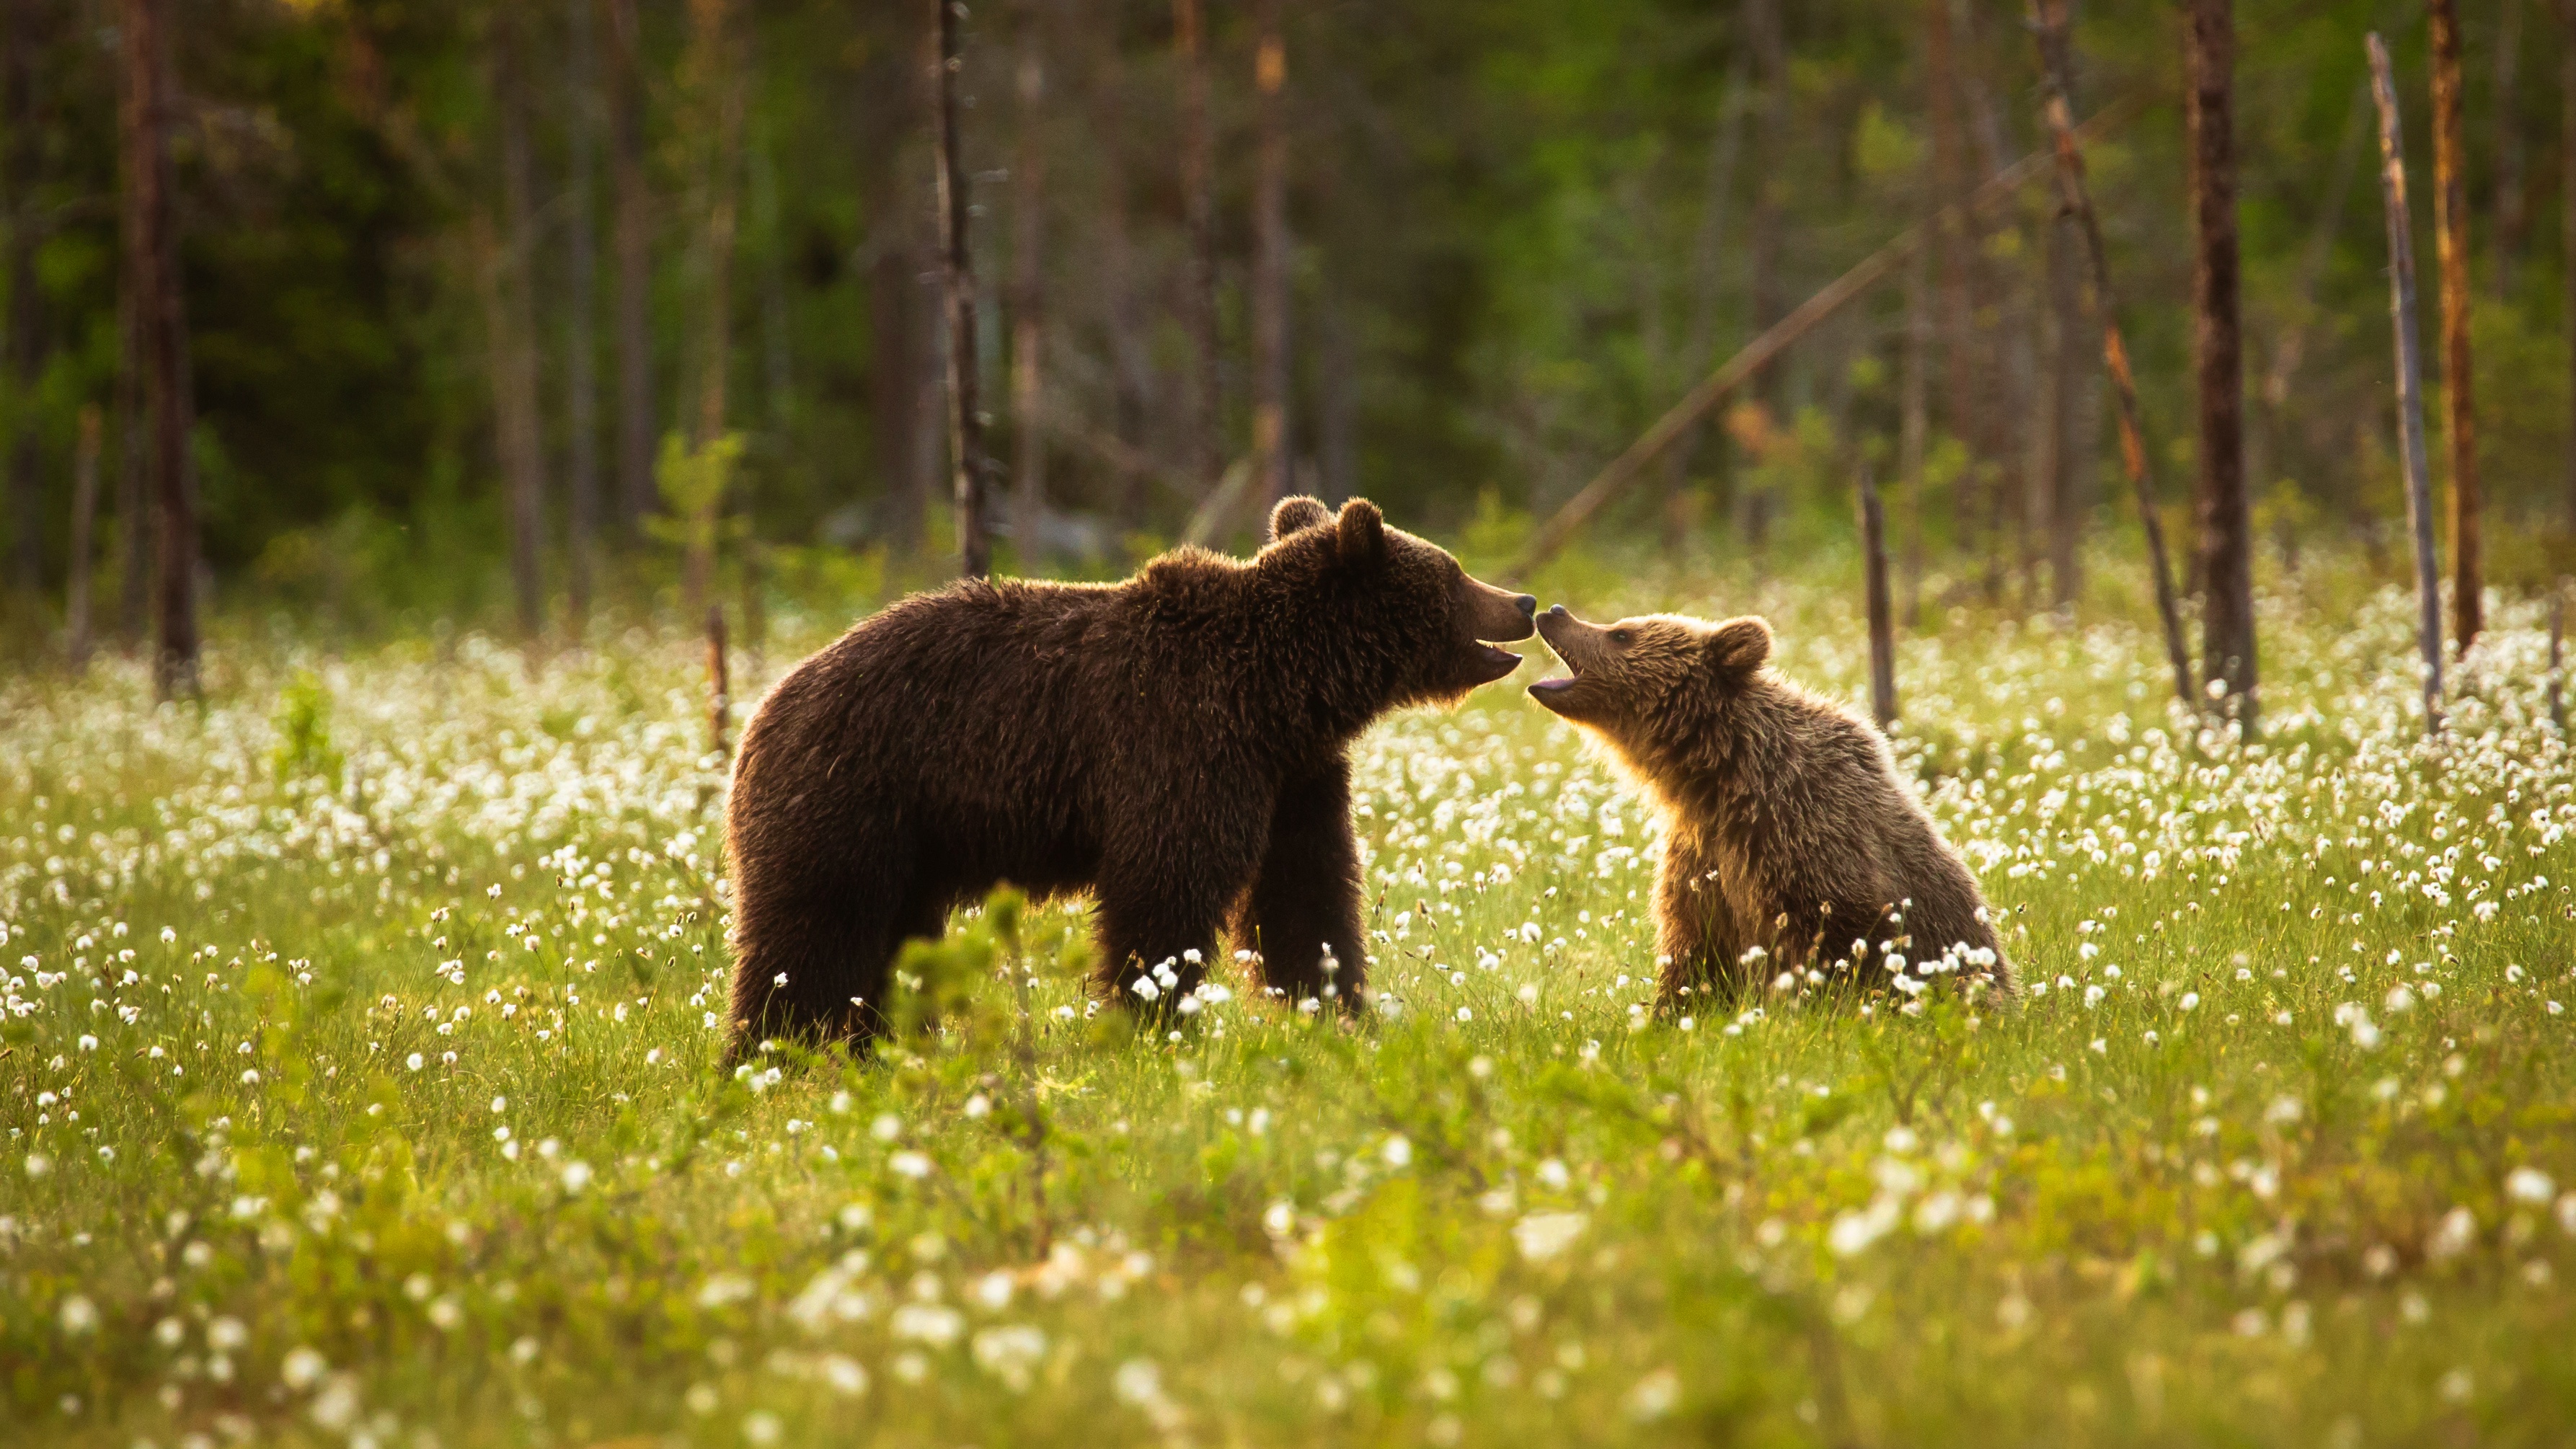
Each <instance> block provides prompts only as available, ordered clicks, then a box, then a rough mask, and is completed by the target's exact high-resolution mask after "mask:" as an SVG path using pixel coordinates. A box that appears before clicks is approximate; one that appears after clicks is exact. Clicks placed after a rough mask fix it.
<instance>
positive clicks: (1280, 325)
mask: <svg viewBox="0 0 2576 1449" xmlns="http://www.w3.org/2000/svg"><path fill="white" fill-rule="evenodd" d="M1279 7H1280V0H1257V3H1256V4H1255V5H1254V7H1253V24H1254V25H1255V27H1256V28H1257V29H1258V30H1259V32H1260V38H1259V39H1258V40H1257V41H1256V42H1255V45H1254V49H1253V58H1252V85H1253V96H1254V105H1255V111H1256V120H1255V129H1256V130H1257V131H1258V132H1259V154H1258V157H1257V159H1256V161H1255V165H1254V170H1253V185H1252V467H1253V479H1252V482H1253V490H1254V496H1255V497H1257V498H1258V499H1259V500H1260V501H1261V511H1262V514H1263V515H1264V516H1265V517H1266V516H1267V515H1268V514H1269V511H1270V505H1271V504H1272V503H1275V502H1277V501H1278V500H1279V499H1281V498H1283V497H1285V496H1287V493H1288V248H1289V239H1288V102H1287V96H1286V94H1285V92H1286V90H1287V87H1288V43H1287V39H1286V37H1285V36H1283V35H1282V34H1281V33H1280V28H1279Z"/></svg>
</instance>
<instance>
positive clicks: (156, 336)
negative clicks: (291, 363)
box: [117, 0, 197, 700]
mask: <svg viewBox="0 0 2576 1449" xmlns="http://www.w3.org/2000/svg"><path fill="white" fill-rule="evenodd" d="M167 3H168V0H121V9H120V11H119V18H120V20H121V22H122V23H121V24H120V25H119V26H118V27H117V28H118V38H119V39H120V40H121V41H122V42H123V43H124V62H125V67H124V68H125V85H126V90H125V107H124V114H123V117H122V120H123V126H122V130H123V133H124V152H125V155H124V178H123V180H124V185H125V187H126V188H127V205H126V210H125V215H126V220H127V223H128V230H127V234H126V238H125V244H126V251H127V264H126V265H127V275H128V277H130V278H131V279H132V284H133V286H134V289H135V306H136V310H137V314H138V316H137V327H138V329H139V331H140V333H141V335H142V339H143V344H144V345H143V359H144V367H143V400H144V407H145V409H146V410H147V411H148V412H149V413H150V415H151V420H152V422H151V430H152V446H151V485H152V495H153V505H154V513H155V517H154V520H153V524H154V526H153V530H152V532H153V537H154V542H155V543H156V544H157V545H158V547H157V551H156V557H155V560H154V565H155V567H154V573H155V588H154V598H153V604H154V609H153V612H154V617H155V625H156V629H155V633H156V635H157V637H156V639H155V641H154V648H153V655H152V688H153V693H154V695H155V697H157V698H160V699H165V700H166V699H174V698H179V697H182V696H186V697H194V696H195V695H196V693H197V589H196V584H197V499H196V487H195V484H196V479H195V476H194V475H193V473H192V472H191V471H190V469H189V466H188V435H189V433H190V432H191V430H192V429H193V428H194V426H195V419H194V418H193V417H192V416H191V413H192V411H193V409H192V406H191V405H192V403H193V401H194V399H193V396H192V393H191V389H190V387H189V383H188V313H187V304H186V299H185V297H184V295H183V294H182V292H181V291H180V285H179V225H178V217H177V209H176V206H175V204H174V202H173V199H172V197H171V194H170V191H171V174H170V113H171V108H172V95H171V92H172V89H173V76H172V74H171V67H170V34H169V28H168V27H169V12H168V10H167V8H166V7H167Z"/></svg>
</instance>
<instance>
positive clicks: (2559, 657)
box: [2549, 578, 2567, 740]
mask: <svg viewBox="0 0 2576 1449" xmlns="http://www.w3.org/2000/svg"><path fill="white" fill-rule="evenodd" d="M2566 646H2567V580H2565V579H2564V578H2562V579H2560V580H2559V581H2558V586H2557V587H2556V588H2553V589H2551V590H2550V591H2549V722H2550V723H2551V724H2553V725H2556V726H2557V727H2558V737H2559V738H2560V739H2562V740H2563V739H2565V738H2567V659H2566Z"/></svg>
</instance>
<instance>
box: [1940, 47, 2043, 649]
mask: <svg viewBox="0 0 2576 1449" xmlns="http://www.w3.org/2000/svg"><path fill="white" fill-rule="evenodd" d="M1975 14H1976V11H1975V9H1974V8H1973V7H1971V6H1969V5H1967V4H1965V3H1962V4H1960V6H1959V10H1958V15H1957V18H1958V19H1961V20H1966V21H1968V22H1969V23H1968V24H1967V25H1965V26H1963V27H1961V28H1960V29H1959V31H1958V39H1959V40H1960V41H1961V42H1963V43H1964V46H1965V55H1966V56H1967V57H1968V59H1969V62H1970V63H1969V64H1966V65H1959V66H1956V67H1955V69H1956V70H1957V72H1958V81H1959V88H1960V92H1961V96H1962V98H1963V99H1964V101H1965V102H1966V104H1967V107H1968V119H1969V135H1970V137H1971V139H1972V140H1973V142H1974V144H1975V147H1976V169H1977V172H1978V173H1979V175H1980V178H1981V179H1982V178H1983V177H1987V176H1993V175H1995V174H1997V173H1998V172H2000V171H2002V170H2003V169H2004V167H2005V166H2007V165H2009V164H2010V163H2011V159H2012V157H2011V153H2010V152H2009V151H2007V150H2006V149H2005V143H2004V134H2003V124H2002V121H2001V118H2000V117H1999V116H1998V114H1997V110H1996V106H1995V102H1994V96H1993V93H1992V91H1991V90H1990V89H1989V87H1988V86H1987V84H1986V79H1985V75H1984V73H1983V68H1982V67H1980V66H1978V65H1976V64H1975V63H1974V59H1975V57H1976V55H1977V53H1978V52H1977V47H1976V46H1975V44H1974V41H1975V29H1974V25H1973V17H1974V16H1975ZM2007 229H2008V225H1990V224H1987V223H1985V222H1984V220H1983V219H1982V218H1979V217H1971V218H1970V220H1969V232H1968V234H1969V236H1970V237H1971V238H1972V246H1973V251H1972V253H1971V263H1970V269H1969V287H1970V292H1971V297H1972V300H1973V305H1974V306H1975V309H1976V312H1977V315H1978V316H1979V317H1981V318H1982V317H1987V316H1991V317H1993V318H1994V319H1995V320H1994V325H1993V326H1992V327H1991V328H1990V329H1986V330H1985V332H1986V335H1984V336H1983V337H1981V338H1980V339H1979V341H1978V349H1977V350H1978V353H1979V355H1980V356H1981V357H1982V358H1983V359H1984V360H1985V367H1984V369H1983V373H1984V375H1983V376H1982V377H1981V378H1980V379H1979V384H1978V385H1979V387H1980V389H1981V395H1982V396H1983V397H1984V398H1985V399H1986V401H1987V403H1988V404H1989V405H1988V406H1987V407H1985V408H1983V409H1982V410H1981V421H1982V422H1983V423H1984V424H1985V427H1986V433H1985V436H1984V437H1982V438H1980V439H1978V440H1976V441H1975V442H1974V443H1973V444H1972V445H1971V446H1972V448H1973V450H1974V451H1975V452H1977V453H1978V454H1979V455H1981V457H1980V461H1981V463H1982V464H1983V467H1984V473H1985V476H1986V479H1987V487H1986V496H1985V504H1986V539H1985V542H1986V550H1985V552H1986V564H1985V594H1986V600H1987V602H1989V603H1996V604H1999V603H2001V602H2002V601H2003V596H2004V572H2005V556H2006V553H2007V551H2008V550H2009V551H2011V552H2012V553H2013V554H2014V555H2015V558H2014V561H2015V563H2017V564H2018V566H2019V572H2020V574H2021V577H2022V585H2023V587H2022V598H2023V601H2024V603H2025V604H2027V603H2028V601H2029V600H2030V599H2031V598H2032V597H2034V595H2035V587H2034V583H2033V580H2032V577H2031V576H2032V574H2033V573H2034V572H2035V571H2036V570H2037V568H2038V566H2039V559H2038V553H2037V547H2036V540H2035V539H2034V537H2033V534H2032V531H2031V530H2032V516H2031V512H2030V508H2031V502H2032V499H2031V492H2030V490H2031V486H2032V485H2031V478H2030V472H2031V462H2032V459H2031V443H2030V435H2031V434H2033V433H2035V432H2036V431H2037V429H2036V428H2035V427H2033V425H2032V411H2033V410H2032V405H2031V394H2032V390H2033V382H2032V374H2033V372H2034V371H2035V370H2036V364H2035V362H2034V361H2033V358H2032V344H2033V341H2034V329H2035V328H2036V326H2037V323H2036V321H2035V308H2034V302H2033V297H2032V287H2031V285H2030V282H2031V277H2030V271H2029V269H2028V268H2027V267H2008V266H2006V265H2004V264H2002V263H2001V262H1999V261H1997V260H1994V259H1991V258H1990V257H1989V256H1988V254H1987V253H1988V244H1989V240H1990V239H1991V238H1992V237H1994V236H1996V235H1997V234H1999V233H2001V232H2003V231H2005V230H2007Z"/></svg>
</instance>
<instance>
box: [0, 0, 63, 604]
mask: <svg viewBox="0 0 2576 1449" xmlns="http://www.w3.org/2000/svg"><path fill="white" fill-rule="evenodd" d="M46 8H47V7H45V6H44V5H43V4H41V3H39V0H7V9H6V12H5V15H0V24H5V26H6V30H5V33H0V92H5V93H6V94H5V97H0V113H5V115H6V118H7V121H6V123H7V126H8V134H7V138H6V145H7V148H8V149H7V157H6V159H7V170H8V179H7V187H8V190H7V198H8V200H7V204H8V207H9V215H8V229H9V258H8V271H9V342H8V362H9V410H8V415H7V416H8V424H9V439H10V446H9V521H10V531H11V533H12V535H13V542H14V545H15V546H14V547H13V548H12V549H11V550H10V561H9V585H10V587H11V588H13V589H15V590H16V591H18V592H19V593H21V594H26V595H29V596H31V597H32V596H33V595H34V594H35V593H36V592H37V591H38V590H39V589H41V588H42V587H43V585H44V561H45V550H44V526H45V510H44V501H45V496H44V476H43V461H44V460H43V452H42V449H41V448H40V447H39V446H38V438H37V427H36V421H37V420H36V407H35V401H36V389H37V386H38V384H39V382H40V380H41V379H42V378H43V376H44V371H45V350H46V349H45V341H46V339H45V318H44V306H43V303H44V296H43V293H42V292H40V291H39V290H38V289H37V283H36V248H37V245H38V244H39V243H40V242H42V241H43V240H44V223H43V219H42V217H41V215H40V213H39V212H38V210H37V202H36V187H37V183H38V181H39V180H40V178H41V173H42V171H43V168H44V155H45V145H44V136H45V127H44V122H43V119H42V118H41V116H40V114H39V108H38V103H37V96H36V58H37V56H38V55H40V54H43V53H45V52H46V51H47V48H48V42H49V41H50V39H51V37H50V35H49V34H48V31H49V30H50V27H49V26H48V25H47V23H46V17H45V14H44V11H45V9H46Z"/></svg>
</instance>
